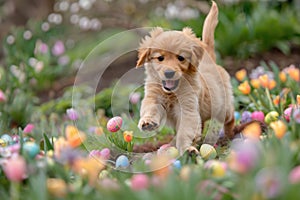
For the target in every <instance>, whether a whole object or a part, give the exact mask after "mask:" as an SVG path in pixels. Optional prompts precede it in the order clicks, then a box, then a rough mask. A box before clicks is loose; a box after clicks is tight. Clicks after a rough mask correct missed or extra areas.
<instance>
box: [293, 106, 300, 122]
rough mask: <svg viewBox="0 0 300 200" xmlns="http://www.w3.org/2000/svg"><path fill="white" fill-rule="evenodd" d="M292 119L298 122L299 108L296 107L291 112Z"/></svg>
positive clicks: (299, 120) (299, 119) (299, 118)
mask: <svg viewBox="0 0 300 200" xmlns="http://www.w3.org/2000/svg"><path fill="white" fill-rule="evenodd" d="M293 119H294V120H295V122H296V123H298V124H300V109H299V108H298V109H296V110H295V111H294V113H293Z"/></svg>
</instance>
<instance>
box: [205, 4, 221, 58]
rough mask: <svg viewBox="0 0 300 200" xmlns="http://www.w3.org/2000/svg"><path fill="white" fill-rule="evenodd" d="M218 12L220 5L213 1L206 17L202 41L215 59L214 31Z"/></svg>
mask: <svg viewBox="0 0 300 200" xmlns="http://www.w3.org/2000/svg"><path fill="white" fill-rule="evenodd" d="M218 13H219V10H218V6H217V4H216V3H215V2H214V1H212V6H211V8H210V11H209V13H208V15H207V17H206V18H205V21H204V25H203V30H202V41H203V42H204V43H205V44H206V45H207V51H208V54H209V55H210V56H211V58H212V59H213V60H214V61H216V54H215V40H214V33H215V29H216V26H217V24H218Z"/></svg>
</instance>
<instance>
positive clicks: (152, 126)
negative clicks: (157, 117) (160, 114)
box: [138, 117, 159, 131]
mask: <svg viewBox="0 0 300 200" xmlns="http://www.w3.org/2000/svg"><path fill="white" fill-rule="evenodd" d="M138 126H139V129H140V130H142V131H154V130H156V129H158V127H159V124H158V122H155V121H154V120H153V119H152V118H151V117H143V118H141V119H140V121H139V125H138Z"/></svg>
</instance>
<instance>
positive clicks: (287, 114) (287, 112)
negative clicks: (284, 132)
mask: <svg viewBox="0 0 300 200" xmlns="http://www.w3.org/2000/svg"><path fill="white" fill-rule="evenodd" d="M292 110H293V107H288V108H287V109H285V110H284V112H283V113H284V118H285V119H286V121H288V122H289V121H290V117H291V114H292Z"/></svg>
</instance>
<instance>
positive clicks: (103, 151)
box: [100, 148, 110, 160]
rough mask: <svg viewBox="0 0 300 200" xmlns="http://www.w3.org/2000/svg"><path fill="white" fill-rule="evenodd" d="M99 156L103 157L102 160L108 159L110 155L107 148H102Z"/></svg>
mask: <svg viewBox="0 0 300 200" xmlns="http://www.w3.org/2000/svg"><path fill="white" fill-rule="evenodd" d="M100 153H101V158H103V159H104V160H108V159H109V157H110V150H109V149H108V148H104V149H102V150H101V152H100Z"/></svg>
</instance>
